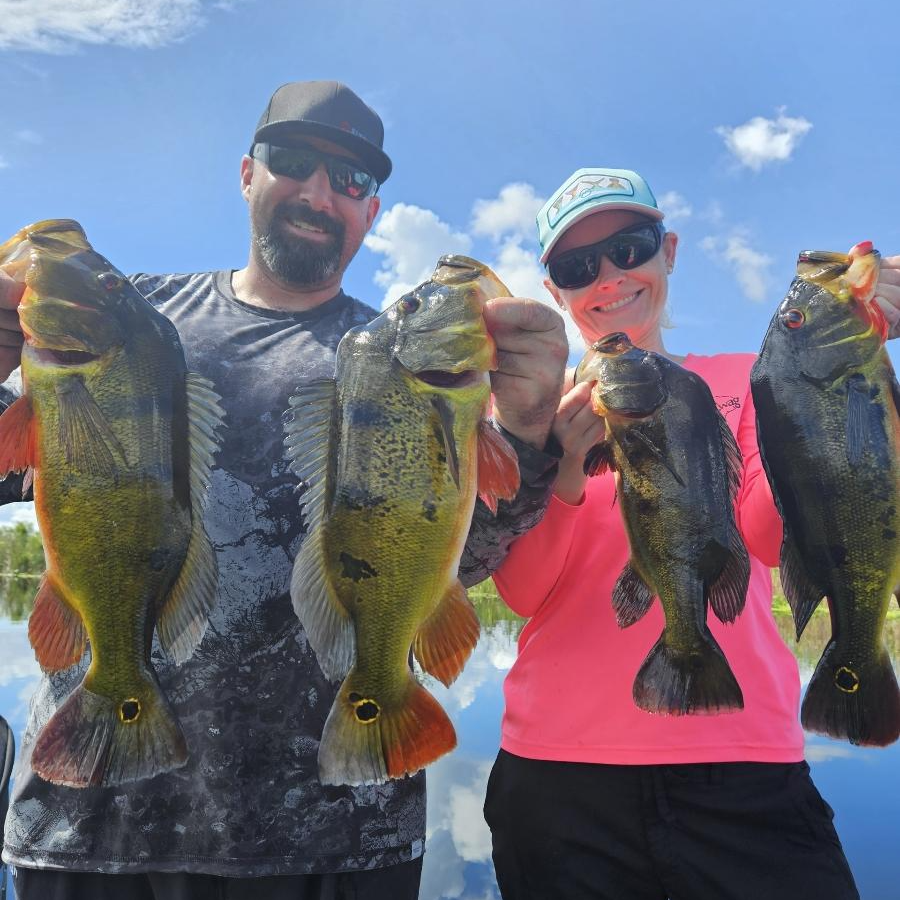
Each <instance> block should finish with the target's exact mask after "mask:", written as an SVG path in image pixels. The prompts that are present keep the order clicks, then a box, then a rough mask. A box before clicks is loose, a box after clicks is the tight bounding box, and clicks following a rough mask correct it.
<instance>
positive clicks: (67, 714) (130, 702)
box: [31, 679, 187, 788]
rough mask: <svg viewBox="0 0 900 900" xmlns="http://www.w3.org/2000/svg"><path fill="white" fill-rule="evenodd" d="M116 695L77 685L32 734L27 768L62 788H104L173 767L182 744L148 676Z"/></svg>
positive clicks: (182, 756)
mask: <svg viewBox="0 0 900 900" xmlns="http://www.w3.org/2000/svg"><path fill="white" fill-rule="evenodd" d="M128 693H129V695H130V696H127V697H125V696H123V697H122V698H121V699H119V700H112V699H110V698H109V697H104V696H101V695H100V694H95V693H93V692H92V691H89V690H88V689H87V688H86V687H85V686H84V683H82V684H79V685H78V687H76V688H75V690H74V691H72V693H71V694H70V695H69V696H68V697H67V698H66V701H65V702H64V703H63V705H62V706H60V708H59V709H58V710H57V711H56V712H55V713H54V714H53V716H51V718H50V720H49V721H48V722H47V724H46V725H45V726H44V727H43V728H42V729H41V731H40V733H39V734H38V738H37V741H36V742H35V745H34V751H33V752H32V756H31V767H32V768H33V769H34V771H35V772H36V773H37V774H38V775H40V777H41V778H43V779H45V780H46V781H50V782H52V783H53V784H63V785H67V786H68V787H75V788H83V787H108V786H111V785H116V784H121V783H123V782H126V781H135V780H137V779H139V778H149V777H151V776H153V775H158V774H159V773H161V772H168V771H170V770H172V769H177V768H179V767H180V766H183V765H184V764H185V762H187V746H186V744H185V740H184V734H183V733H182V731H181V727H180V726H179V724H178V722H177V721H176V719H175V716H174V713H173V712H172V709H171V707H170V706H169V703H168V701H167V700H166V699H165V697H163V695H162V693H161V692H160V690H159V688H158V687H157V686H156V684H155V683H154V682H153V681H151V680H150V679H145V680H143V681H141V682H139V683H137V684H136V685H135V687H134V689H133V690H129V691H128Z"/></svg>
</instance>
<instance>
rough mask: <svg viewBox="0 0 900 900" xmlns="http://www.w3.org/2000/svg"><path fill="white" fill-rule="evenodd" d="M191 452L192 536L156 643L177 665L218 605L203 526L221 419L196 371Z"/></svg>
mask: <svg viewBox="0 0 900 900" xmlns="http://www.w3.org/2000/svg"><path fill="white" fill-rule="evenodd" d="M185 389H186V391H187V414H188V445H189V448H190V494H191V537H190V543H189V544H188V549H187V554H186V556H185V559H184V563H183V564H182V566H181V571H180V572H179V573H178V578H177V579H176V581H175V584H174V585H173V586H172V589H171V591H169V595H168V597H167V598H166V600H165V603H164V604H163V606H162V609H161V610H160V612H159V615H158V617H157V622H156V630H157V634H158V635H159V640H160V643H161V644H162V646H163V648H164V649H165V650H166V652H167V653H169V655H170V656H171V657H172V658H173V659H174V660H175V662H176V663H183V662H185V660H187V659H189V658H190V656H191V654H192V653H193V652H194V650H195V649H196V648H197V646H198V645H199V643H200V641H201V640H202V639H203V635H204V633H205V632H206V627H207V625H208V624H209V613H210V611H211V610H212V608H213V606H214V605H215V602H216V589H217V586H218V581H219V572H218V567H217V565H216V554H215V550H213V547H212V544H211V543H210V541H209V537H208V536H207V534H206V530H205V529H204V527H203V510H204V509H205V507H206V502H207V498H208V494H209V479H210V473H211V470H212V465H213V459H214V457H215V454H216V451H217V450H218V449H219V434H218V432H219V429H220V428H221V427H222V423H223V420H224V417H225V413H224V411H223V410H222V407H221V406H219V400H220V399H221V398H220V397H219V395H218V394H217V393H216V392H215V391H214V390H213V386H212V382H210V381H209V380H207V379H206V378H203V377H202V376H200V375H196V374H194V373H188V375H187V377H186V379H185Z"/></svg>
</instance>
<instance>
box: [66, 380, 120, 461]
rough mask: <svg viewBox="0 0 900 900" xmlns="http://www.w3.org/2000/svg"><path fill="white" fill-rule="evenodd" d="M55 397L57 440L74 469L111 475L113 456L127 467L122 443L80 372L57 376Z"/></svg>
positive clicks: (114, 459)
mask: <svg viewBox="0 0 900 900" xmlns="http://www.w3.org/2000/svg"><path fill="white" fill-rule="evenodd" d="M56 399H57V401H58V403H59V442H60V444H61V445H62V447H63V450H64V451H65V454H66V460H67V462H68V463H69V464H70V465H71V466H72V467H73V468H74V469H75V470H76V471H79V472H89V473H91V474H94V475H104V476H106V477H108V478H111V477H113V476H114V475H115V473H116V460H117V459H118V460H119V461H120V462H121V463H122V464H123V465H125V466H126V467H127V465H128V460H127V459H126V457H125V451H124V450H123V449H122V445H121V444H120V443H119V440H118V438H117V437H116V436H115V434H114V433H113V430H112V428H111V427H110V424H109V422H107V420H106V416H104V415H103V411H102V410H101V409H100V407H99V406H97V403H96V401H95V400H94V398H93V397H92V396H91V393H90V391H89V390H88V389H87V387H85V384H84V381H83V379H82V378H81V376H78V375H73V376H72V377H70V378H61V379H60V380H59V381H58V382H57V383H56Z"/></svg>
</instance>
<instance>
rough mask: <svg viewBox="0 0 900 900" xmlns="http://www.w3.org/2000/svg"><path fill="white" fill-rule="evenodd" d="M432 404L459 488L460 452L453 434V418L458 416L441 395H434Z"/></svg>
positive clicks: (448, 460) (449, 464) (451, 471)
mask: <svg viewBox="0 0 900 900" xmlns="http://www.w3.org/2000/svg"><path fill="white" fill-rule="evenodd" d="M431 406H432V408H433V409H434V411H435V413H437V424H438V427H437V430H438V434H439V435H440V440H441V442H442V443H443V445H444V457H445V459H446V460H447V467H448V468H449V469H450V474H451V475H452V476H453V481H454V483H455V484H456V489H457V490H459V454H458V453H457V451H456V437H455V436H454V434H453V420H454V418H456V416H455V414H454V412H453V407H452V406H451V405H450V404H449V403H448V402H447V401H446V400H445V399H444V398H443V397H441V396H434V397H432V398H431Z"/></svg>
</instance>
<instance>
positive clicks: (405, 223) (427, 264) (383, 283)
mask: <svg viewBox="0 0 900 900" xmlns="http://www.w3.org/2000/svg"><path fill="white" fill-rule="evenodd" d="M365 245H366V246H367V247H368V248H369V249H370V250H372V251H373V252H374V253H380V254H382V255H383V256H385V257H386V259H385V260H384V261H383V262H382V264H381V269H380V271H378V272H376V273H375V283H376V284H377V285H379V286H380V287H383V288H384V289H385V294H384V300H383V301H382V304H381V306H382V309H384V308H386V307H387V306H389V305H390V304H391V303H393V302H394V301H395V300H396V299H397V298H398V297H400V296H402V295H403V294H405V293H406V292H407V291H408V290H410V289H411V288H414V287H415V286H416V285H417V284H420V283H421V282H423V281H425V279H427V278H428V277H429V276H430V275H431V273H432V272H433V271H434V265H435V263H436V262H437V261H438V259H439V258H440V257H441V256H443V255H444V254H445V253H468V252H469V251H470V250H471V247H472V239H471V238H470V237H469V236H468V235H467V234H464V233H462V232H455V231H453V230H452V229H451V227H450V226H449V225H448V224H447V223H446V222H442V221H441V220H440V218H438V216H437V214H436V213H434V212H432V211H431V210H430V209H422V207H420V206H413V205H411V204H408V203H396V204H394V206H392V207H391V208H390V209H389V210H388V211H387V212H386V213H384V214H383V215H382V216H381V217H380V219H379V220H378V222H377V224H376V225H375V228H374V229H373V230H372V232H371V233H370V234H368V235H367V236H366V239H365Z"/></svg>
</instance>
